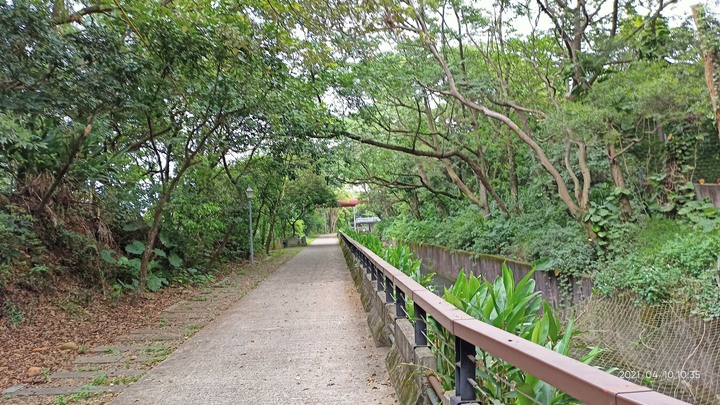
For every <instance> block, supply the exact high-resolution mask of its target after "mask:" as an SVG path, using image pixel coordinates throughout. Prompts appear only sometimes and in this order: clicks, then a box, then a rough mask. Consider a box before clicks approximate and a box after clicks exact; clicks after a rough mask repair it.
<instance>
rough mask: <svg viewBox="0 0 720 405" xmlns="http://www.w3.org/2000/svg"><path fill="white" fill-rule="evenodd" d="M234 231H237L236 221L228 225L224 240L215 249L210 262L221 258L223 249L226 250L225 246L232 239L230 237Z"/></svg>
mask: <svg viewBox="0 0 720 405" xmlns="http://www.w3.org/2000/svg"><path fill="white" fill-rule="evenodd" d="M233 231H235V222H234V221H233V222H231V223H230V225H228V227H227V229H226V230H225V235H224V236H223V240H222V242H221V243H220V245H219V246H218V247H217V248H216V249H215V252H213V255H212V257H211V258H210V264H213V263H215V262H217V260H218V259H219V258H220V254H222V251H223V250H225V246H227V244H228V242H229V241H230V237H231V236H232V234H233Z"/></svg>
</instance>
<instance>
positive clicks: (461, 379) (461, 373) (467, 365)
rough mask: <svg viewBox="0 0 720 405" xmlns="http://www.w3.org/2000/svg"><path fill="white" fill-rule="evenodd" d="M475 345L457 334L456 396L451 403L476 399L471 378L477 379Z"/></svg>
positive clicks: (461, 402)
mask: <svg viewBox="0 0 720 405" xmlns="http://www.w3.org/2000/svg"><path fill="white" fill-rule="evenodd" d="M474 358H475V346H474V345H473V344H472V343H468V342H466V341H465V340H463V339H461V338H459V337H457V336H455V396H454V397H452V398H451V399H450V404H451V405H457V404H463V403H466V402H468V401H474V400H475V388H474V387H473V386H472V384H471V383H470V381H469V380H475V362H474V361H473V360H472V359H474Z"/></svg>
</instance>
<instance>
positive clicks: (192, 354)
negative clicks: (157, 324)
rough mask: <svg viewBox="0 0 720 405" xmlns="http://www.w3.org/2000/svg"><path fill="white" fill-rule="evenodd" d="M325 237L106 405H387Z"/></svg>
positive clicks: (379, 369) (382, 371)
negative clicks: (110, 403)
mask: <svg viewBox="0 0 720 405" xmlns="http://www.w3.org/2000/svg"><path fill="white" fill-rule="evenodd" d="M386 355H387V349H385V348H377V347H375V344H374V342H373V339H372V337H371V335H370V331H369V329H368V327H367V323H366V315H365V312H364V311H363V308H362V305H361V303H360V297H359V295H358V293H357V291H356V290H355V287H354V284H353V282H352V279H351V277H350V273H349V271H348V269H347V266H346V264H345V261H344V259H343V256H342V252H341V251H340V248H339V246H338V241H337V238H336V237H335V236H334V235H327V236H323V237H320V238H318V239H316V240H315V241H314V242H313V243H312V244H311V245H310V246H308V247H306V248H304V249H303V250H302V251H301V252H300V253H298V254H297V255H296V256H295V257H294V258H292V259H291V260H290V261H288V262H287V263H286V264H285V265H283V266H282V267H281V268H279V269H278V270H277V271H276V272H275V273H273V274H272V275H270V276H269V277H268V278H267V279H266V280H265V281H263V282H262V283H261V284H260V285H258V286H257V287H256V288H255V289H253V290H252V291H251V292H250V293H249V294H248V295H246V296H245V297H244V298H242V299H241V300H239V301H238V302H237V303H236V304H235V305H233V306H232V307H231V308H230V309H228V310H227V311H226V312H225V313H223V314H222V315H220V316H218V317H217V318H216V319H215V320H214V321H213V322H211V323H210V324H208V325H207V326H206V327H205V328H204V329H203V330H201V331H199V332H198V333H197V334H195V336H193V337H192V338H191V339H190V340H188V341H187V342H186V343H185V344H183V345H182V346H181V347H180V348H179V349H178V350H176V351H175V352H174V353H173V354H172V355H171V356H170V357H168V358H167V359H166V360H165V361H164V362H162V363H161V364H159V365H158V366H156V367H155V368H153V369H152V370H151V371H149V372H148V373H147V374H146V375H145V376H144V377H143V378H142V379H140V381H138V382H136V383H135V384H133V385H131V386H130V387H129V388H127V389H126V390H125V391H124V392H123V393H122V394H121V395H120V396H118V397H117V398H116V399H115V401H113V404H116V405H126V404H353V405H355V404H368V405H369V404H394V403H397V401H396V399H395V393H394V389H393V387H392V386H391V385H390V384H389V383H388V378H387V371H386V368H385V362H384V359H385V356H386Z"/></svg>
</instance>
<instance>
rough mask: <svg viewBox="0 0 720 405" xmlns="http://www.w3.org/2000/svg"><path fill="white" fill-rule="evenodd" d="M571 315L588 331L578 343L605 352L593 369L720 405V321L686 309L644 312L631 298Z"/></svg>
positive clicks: (588, 304)
mask: <svg viewBox="0 0 720 405" xmlns="http://www.w3.org/2000/svg"><path fill="white" fill-rule="evenodd" d="M571 312H573V313H574V316H575V318H576V328H577V329H578V330H580V331H583V333H581V334H579V335H578V336H576V337H575V338H574V341H575V342H579V343H581V344H582V345H584V346H587V347H591V346H598V347H600V348H602V349H603V353H602V354H601V355H600V356H599V357H598V358H597V359H596V360H595V361H594V362H593V365H595V366H598V367H601V368H603V369H604V370H608V371H612V372H613V374H615V375H617V376H619V377H621V378H624V379H626V380H629V381H632V382H635V383H638V384H642V385H645V386H647V387H650V388H652V389H654V390H656V391H658V392H661V393H663V394H666V395H670V396H672V397H675V398H678V399H681V400H684V401H686V402H690V403H692V404H697V405H705V404H708V405H709V404H719V403H720V320H719V319H715V320H712V321H705V320H703V319H702V317H700V316H697V315H693V314H692V313H691V312H690V310H689V308H686V307H683V306H682V305H665V306H658V307H638V306H637V305H636V304H635V303H634V300H633V299H632V298H631V297H628V296H617V297H613V298H602V297H598V296H593V297H591V298H590V299H588V300H586V301H585V302H583V303H581V304H578V305H576V306H575V307H574V308H573V310H572V311H571ZM582 353H583V349H582V348H578V351H577V353H576V354H577V355H581V354H582Z"/></svg>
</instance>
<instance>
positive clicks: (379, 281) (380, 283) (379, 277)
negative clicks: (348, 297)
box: [373, 264, 385, 291]
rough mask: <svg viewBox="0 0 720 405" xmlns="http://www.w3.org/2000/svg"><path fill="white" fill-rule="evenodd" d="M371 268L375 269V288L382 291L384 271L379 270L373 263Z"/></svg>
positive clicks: (383, 288)
mask: <svg viewBox="0 0 720 405" xmlns="http://www.w3.org/2000/svg"><path fill="white" fill-rule="evenodd" d="M373 268H374V269H375V273H376V274H377V290H378V291H384V290H385V285H384V283H385V281H384V280H383V279H384V278H385V273H383V272H382V271H380V269H378V268H377V267H376V266H375V265H374V264H373Z"/></svg>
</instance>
